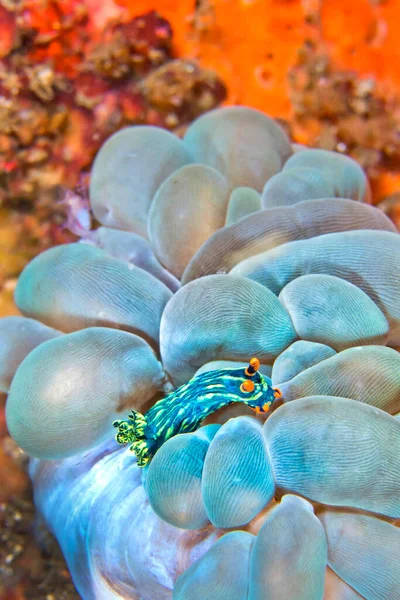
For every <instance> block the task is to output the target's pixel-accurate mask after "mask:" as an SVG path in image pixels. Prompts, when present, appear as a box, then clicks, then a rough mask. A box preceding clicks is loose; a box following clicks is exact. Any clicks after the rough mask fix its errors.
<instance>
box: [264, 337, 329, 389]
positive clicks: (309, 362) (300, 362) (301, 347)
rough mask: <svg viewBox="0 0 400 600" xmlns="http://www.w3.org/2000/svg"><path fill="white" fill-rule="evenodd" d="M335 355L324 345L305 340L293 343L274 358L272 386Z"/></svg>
mask: <svg viewBox="0 0 400 600" xmlns="http://www.w3.org/2000/svg"><path fill="white" fill-rule="evenodd" d="M335 354H336V352H335V350H334V349H333V348H331V347H330V346H326V345H325V344H318V343H316V342H307V341H305V340H298V341H297V342H294V343H293V344H291V345H290V346H289V348H286V350H284V351H283V352H282V354H280V355H279V356H278V358H276V360H275V362H274V364H273V367H272V374H271V378H272V380H273V382H274V385H278V384H280V383H283V382H284V381H289V380H290V379H293V377H295V376H296V375H298V374H299V373H301V372H302V371H304V370H305V369H308V368H310V367H312V366H314V365H316V364H318V363H319V362H321V361H322V360H325V359H326V358H330V357H331V356H334V355H335Z"/></svg>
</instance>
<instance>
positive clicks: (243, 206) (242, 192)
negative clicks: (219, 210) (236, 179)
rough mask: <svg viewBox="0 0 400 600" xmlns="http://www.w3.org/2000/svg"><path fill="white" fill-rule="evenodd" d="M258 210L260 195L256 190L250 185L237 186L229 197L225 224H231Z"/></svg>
mask: <svg viewBox="0 0 400 600" xmlns="http://www.w3.org/2000/svg"><path fill="white" fill-rule="evenodd" d="M258 210H261V196H260V194H259V193H258V192H257V190H254V189H253V188H250V187H237V188H235V189H234V190H233V191H232V193H231V195H230V197H229V204H228V211H227V213H226V221H225V225H232V224H233V223H236V221H239V220H240V219H242V218H243V217H247V215H250V214H251V213H254V212H257V211H258Z"/></svg>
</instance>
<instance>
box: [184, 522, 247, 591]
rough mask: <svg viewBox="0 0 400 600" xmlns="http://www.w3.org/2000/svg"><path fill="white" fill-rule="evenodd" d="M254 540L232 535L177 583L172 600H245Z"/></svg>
mask: <svg viewBox="0 0 400 600" xmlns="http://www.w3.org/2000/svg"><path fill="white" fill-rule="evenodd" d="M254 540H255V537H254V536H253V535H252V534H251V533H247V532H245V531H232V532H230V533H227V534H226V535H224V536H223V537H222V538H220V539H219V540H218V542H217V543H216V544H214V546H213V547H212V548H211V549H210V550H209V551H208V552H207V553H206V554H205V555H204V556H203V557H202V558H200V560H198V561H196V562H195V563H194V564H193V565H192V566H191V567H189V569H187V571H185V572H184V573H183V574H182V575H181V576H180V577H179V579H178V580H177V582H176V584H175V587H174V591H173V594H172V598H173V600H206V599H207V600H248V586H249V572H248V571H249V560H250V554H251V550H252V547H253V544H254Z"/></svg>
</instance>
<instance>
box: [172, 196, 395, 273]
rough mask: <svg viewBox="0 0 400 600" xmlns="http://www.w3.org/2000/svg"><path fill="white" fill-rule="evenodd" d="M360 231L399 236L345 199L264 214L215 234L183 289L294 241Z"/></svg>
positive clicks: (382, 219)
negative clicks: (387, 232)
mask: <svg viewBox="0 0 400 600" xmlns="http://www.w3.org/2000/svg"><path fill="white" fill-rule="evenodd" d="M357 229H372V230H385V231H391V232H393V233H394V232H396V228H395V226H394V225H393V223H392V221H391V220H390V219H389V218H388V217H387V216H386V215H385V214H384V213H383V212H382V211H380V210H379V209H377V208H375V207H374V206H369V205H366V204H361V203H359V202H354V201H352V200H346V199H343V198H334V199H320V200H308V201H307V202H299V203H298V204H295V205H294V206H286V207H281V208H272V209H266V210H262V211H259V212H257V213H253V214H251V215H249V216H248V217H243V218H242V219H240V221H238V222H237V223H234V224H233V225H231V226H229V227H225V228H224V229H221V230H219V231H217V232H216V233H214V234H213V235H212V236H211V237H210V239H209V240H208V241H207V242H206V243H205V244H203V246H202V247H201V248H200V249H199V251H198V252H197V253H196V254H195V255H194V257H193V258H192V260H191V261H190V263H189V264H188V266H187V268H186V269H185V272H184V274H183V276H182V283H188V282H189V281H192V280H193V279H197V278H198V277H202V276H204V275H210V274H212V273H219V272H224V273H228V272H229V271H230V270H231V269H232V268H234V267H235V266H236V265H238V264H239V263H240V262H242V261H244V260H246V259H250V258H252V257H253V256H254V255H257V254H259V253H262V252H266V251H268V250H271V249H273V248H276V247H279V246H281V245H283V244H287V243H289V242H293V241H295V240H304V239H309V238H314V237H316V236H320V235H323V234H327V233H331V232H340V231H349V230H357Z"/></svg>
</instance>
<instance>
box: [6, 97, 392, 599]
mask: <svg viewBox="0 0 400 600" xmlns="http://www.w3.org/2000/svg"><path fill="white" fill-rule="evenodd" d="M369 201H370V190H369V185H368V181H367V179H366V177H365V175H364V173H363V171H362V169H361V168H360V167H359V165H358V164H357V163H356V162H354V161H353V160H352V159H351V158H349V157H346V156H343V155H341V154H336V153H332V152H327V151H319V150H313V149H309V148H305V147H296V146H292V145H291V143H290V141H289V140H288V138H287V137H286V135H285V133H284V132H283V130H282V129H281V128H280V127H279V126H278V125H277V124H276V123H275V122H274V121H272V120H271V119H269V118H268V117H267V116H265V115H264V114H262V113H261V112H258V111H255V110H251V109H247V108H245V107H229V108H223V109H218V110H215V111H212V112H210V113H207V114H205V115H203V116H202V117H200V118H199V119H197V120H196V121H195V122H194V123H193V124H192V125H191V126H190V127H189V128H188V130H187V131H186V133H185V135H184V137H183V139H179V138H177V137H175V136H173V135H172V134H171V133H168V132H166V131H163V130H161V129H157V128H154V127H148V126H136V127H130V128H126V129H124V130H122V131H120V132H118V133H116V134H114V135H113V136H112V137H111V138H110V139H109V140H108V141H107V142H106V143H105V144H104V145H103V147H102V148H101V149H100V151H99V153H98V155H97V157H96V160H95V163H94V166H93V171H92V174H91V182H90V203H91V207H92V210H93V212H94V215H95V216H96V218H97V219H98V221H100V223H101V227H100V228H99V229H97V230H95V231H89V230H88V231H85V230H84V228H82V231H81V235H82V238H81V240H80V242H77V243H74V244H64V245H61V246H58V247H56V248H52V249H50V250H47V251H45V252H43V253H42V254H41V255H39V256H38V257H36V258H35V259H34V260H33V261H32V262H31V263H30V264H29V265H28V266H27V267H26V268H25V269H24V271H23V272H22V274H21V276H20V279H19V281H18V284H17V287H16V291H15V300H16V303H17V305H18V307H19V309H20V311H21V312H22V314H23V315H24V316H21V317H14V318H12V319H10V318H8V319H7V318H6V319H3V320H1V321H0V338H1V342H2V348H3V350H2V352H3V354H2V367H1V368H2V370H1V372H0V382H1V386H2V388H1V389H2V390H4V391H5V392H6V393H8V399H7V406H6V417H7V423H8V427H9V430H10V433H11V434H12V436H13V437H14V439H15V440H16V442H17V443H18V444H19V445H20V446H21V447H22V448H23V449H24V450H25V451H26V452H28V453H29V454H30V455H31V456H32V457H33V458H32V460H31V464H30V473H31V477H32V480H33V483H34V491H35V501H36V506H37V508H38V511H39V513H40V514H41V515H42V517H43V518H44V520H45V522H46V523H47V525H48V526H49V528H50V530H51V531H52V532H53V533H54V534H55V535H56V537H57V539H58V540H59V542H60V545H61V548H62V550H63V552H64V555H65V557H66V559H67V562H68V565H69V568H70V570H71V573H72V576H73V579H74V582H75V585H76V587H77V589H78V591H79V593H80V595H81V596H82V598H84V600H91V599H94V598H101V599H109V598H110V599H111V598H114V599H115V598H120V599H126V598H135V599H137V600H139V599H140V600H171V599H173V600H197V599H199V600H200V599H202V600H204V599H205V598H206V599H207V600H222V599H224V600H261V599H265V598H268V599H272V600H293V599H294V598H296V600H336V599H337V600H344V599H345V598H346V600H359V599H364V600H382V599H383V598H384V599H385V600H398V598H399V597H400V575H399V569H398V559H399V555H400V530H399V528H398V527H397V526H396V523H397V520H398V519H399V518H400V503H399V498H400V476H399V473H400V421H399V418H398V416H399V412H400V379H399V372H400V369H399V367H400V355H399V353H398V350H397V348H398V346H400V312H399V306H400V303H399V299H400V277H399V273H398V261H399V259H400V238H399V235H398V233H397V230H396V227H395V226H394V224H393V223H392V222H391V221H390V219H389V218H388V217H387V216H386V215H385V214H384V213H383V212H381V211H380V210H379V209H377V208H375V207H373V206H371V205H370V204H369ZM252 356H253V357H257V358H258V361H257V362H254V361H252V362H251V363H250V365H249V362H248V361H249V358H250V357H252ZM254 366H256V367H257V375H258V377H257V378H256V377H254V380H253V379H252V377H253V376H254V373H253V371H252V369H254ZM238 373H239V374H240V377H239V378H238V377H237V374H238ZM239 379H240V381H239ZM246 381H247V382H250V381H251V382H252V385H251V384H250V385H249V384H248V383H246ZM260 382H261V383H262V382H265V386H266V388H265V389H266V393H268V394H270V395H271V393H272V395H273V396H274V398H272V396H271V398H270V397H268V401H269V400H271V401H272V399H274V400H275V401H274V402H273V404H272V406H271V410H268V411H266V410H260V411H257V412H254V411H252V410H251V408H260V406H259V405H258V404H257V402H258V399H256V398H255V396H254V394H255V395H257V394H256V393H257V392H258V391H259V390H258V388H257V386H258V385H259V384H260ZM231 385H232V386H233V385H235V386H236V387H235V388H234V392H233V393H234V394H236V398H237V397H240V398H246V397H247V396H246V394H253V396H252V399H251V400H250V401H248V402H246V401H240V402H239V401H233V402H230V400H231V399H232V398H229V394H231V393H232V389H231V388H230V386H231ZM263 385H264V384H263ZM243 386H244V387H243ZM250 388H251V389H250ZM276 388H278V389H279V390H280V393H279V394H274V393H273V390H274V389H276ZM207 393H208V395H209V397H208V398H206V396H207ZM278 395H281V396H282V397H280V398H277V397H276V396H278ZM206 400H208V401H209V403H211V404H212V403H213V401H214V400H218V401H217V402H216V404H215V406H214V405H213V406H212V408H213V410H214V409H218V410H216V412H213V411H206V412H207V415H208V416H207V419H205V420H204V423H203V422H202V419H203V417H204V416H206V414H205V413H204V412H202V408H203V407H202V403H203V401H206ZM264 405H265V403H263V404H262V406H261V408H264ZM208 408H210V404H209V405H208ZM128 414H132V415H133V416H132V418H131V419H130V420H129V419H128V421H125V420H124V419H125V417H126V416H127V415H128ZM199 415H200V416H201V417H202V418H201V419H199V420H197V417H198V416H199ZM153 417H154V418H153ZM114 421H116V422H117V426H118V428H119V429H120V431H119V434H118V435H120V436H121V437H120V438H119V440H118V441H121V442H132V441H133V442H134V443H139V446H140V444H143V443H144V444H145V446H146V449H147V450H149V446H148V445H146V444H148V443H149V438H151V436H152V435H153V436H155V438H154V439H156V438H157V432H158V434H159V439H158V442H160V443H158V444H156V448H153V449H156V452H151V453H150V454H151V457H150V458H151V460H147V458H149V457H148V456H147V454H146V456H145V455H144V454H143V452H142V450H143V448H142V446H140V447H139V446H137V447H136V446H135V448H136V450H137V454H138V456H139V462H137V460H136V459H135V456H134V453H132V452H131V451H130V450H129V446H126V447H121V446H120V445H119V444H118V443H117V441H116V440H115V439H114V435H115V429H114V428H113V427H112V424H113V422H114ZM150 421H151V424H152V425H153V426H154V427H153V429H152V431H150V430H149V431H147V430H146V428H145V425H147V424H148V423H150ZM168 432H169V433H170V434H171V435H169V434H168ZM133 434H134V435H133ZM164 434H166V435H164ZM132 436H133V438H134V439H131V438H132ZM135 448H134V449H135ZM144 459H146V460H144ZM141 467H144V468H141Z"/></svg>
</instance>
